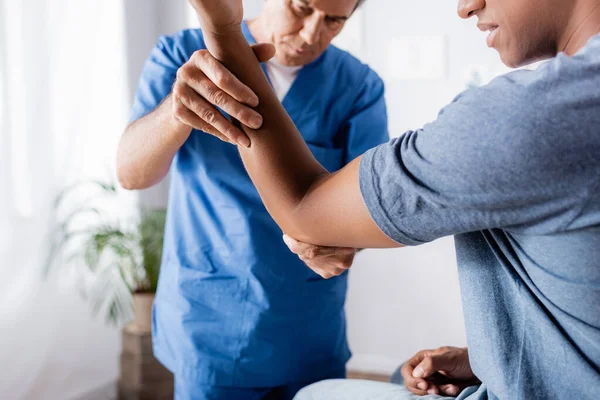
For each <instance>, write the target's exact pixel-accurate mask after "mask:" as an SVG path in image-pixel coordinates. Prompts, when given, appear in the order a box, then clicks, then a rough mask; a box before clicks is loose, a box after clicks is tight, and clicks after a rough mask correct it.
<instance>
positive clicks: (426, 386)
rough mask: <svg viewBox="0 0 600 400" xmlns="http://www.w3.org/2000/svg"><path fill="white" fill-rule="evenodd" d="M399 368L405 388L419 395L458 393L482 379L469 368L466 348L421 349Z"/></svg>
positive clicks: (453, 394) (452, 394) (455, 394)
mask: <svg viewBox="0 0 600 400" xmlns="http://www.w3.org/2000/svg"><path fill="white" fill-rule="evenodd" d="M400 372H401V373H402V377H403V378H404V385H405V386H406V388H407V389H408V390H410V391H411V392H413V393H414V394H417V395H419V396H424V395H426V394H441V395H446V396H457V395H458V394H459V393H460V392H462V391H463V389H465V388H466V387H468V386H472V385H476V384H479V383H481V382H480V381H479V379H478V378H477V376H475V374H474V373H473V371H472V370H471V365H470V363H469V350H468V349H467V348H458V347H440V348H439V349H435V350H422V351H420V352H418V353H417V354H415V355H414V356H413V357H412V358H411V359H410V360H408V361H407V362H406V363H405V364H404V365H403V366H402V369H401V371H400Z"/></svg>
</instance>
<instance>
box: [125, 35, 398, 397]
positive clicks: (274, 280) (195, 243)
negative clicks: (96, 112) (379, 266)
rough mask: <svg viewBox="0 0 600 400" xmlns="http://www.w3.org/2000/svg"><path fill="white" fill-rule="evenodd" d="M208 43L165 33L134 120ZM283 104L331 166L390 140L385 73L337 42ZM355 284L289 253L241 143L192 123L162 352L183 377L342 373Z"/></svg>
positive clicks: (173, 232)
mask: <svg viewBox="0 0 600 400" xmlns="http://www.w3.org/2000/svg"><path fill="white" fill-rule="evenodd" d="M243 29H244V34H245V36H246V39H247V40H248V41H249V42H250V43H255V42H254V39H253V38H252V36H251V34H250V32H249V30H248V27H247V26H246V24H243ZM205 48H206V47H205V44H204V41H203V39H202V33H201V31H200V30H186V31H182V32H179V33H177V34H175V35H173V36H165V37H161V38H160V40H159V41H158V43H157V45H156V46H155V48H154V49H153V50H152V53H151V55H150V57H149V59H148V61H147V62H146V64H145V66H144V70H143V72H142V77H141V80H140V84H139V88H138V91H137V93H136V97H135V102H134V105H133V113H132V119H134V120H135V119H138V118H140V117H142V116H144V115H145V114H147V113H149V112H150V111H152V110H154V109H155V108H156V106H157V105H159V104H160V102H161V101H162V100H163V99H164V98H165V97H166V96H167V95H168V94H169V93H170V92H171V87H172V86H173V83H174V81H175V76H176V73H177V70H178V69H179V67H181V66H182V65H183V64H184V63H185V62H186V61H188V60H189V59H190V57H191V55H192V54H193V53H194V51H196V50H198V49H205ZM283 106H284V107H285V109H286V110H287V112H288V113H289V114H290V116H291V118H292V119H293V121H294V123H295V124H296V126H297V127H298V130H299V131H300V132H301V133H302V135H303V137H304V139H305V140H306V142H307V143H308V146H309V147H310V149H311V151H312V152H313V154H314V155H315V157H316V158H317V159H318V160H319V161H320V162H321V163H322V164H323V165H324V166H325V167H326V168H327V169H329V170H330V171H335V170H338V169H340V168H341V167H343V166H344V165H345V164H347V163H348V162H350V161H352V159H354V158H356V157H357V156H359V155H361V154H363V153H364V152H365V151H367V150H368V149H370V148H372V147H374V146H376V145H378V144H381V143H384V142H386V141H387V140H389V137H388V134H387V117H386V109H385V101H384V87H383V82H382V81H381V79H380V78H379V77H378V76H377V75H376V74H375V73H374V72H373V71H372V70H371V69H370V68H369V67H367V66H366V65H364V64H362V63H360V62H359V61H358V60H357V59H355V58H354V57H352V56H351V55H349V54H348V53H346V52H343V51H341V50H339V49H337V48H335V47H333V46H330V47H329V48H328V49H327V50H326V51H325V53H324V54H323V55H321V56H320V57H319V58H318V59H317V60H316V61H314V62H313V63H311V64H309V65H307V66H305V67H304V68H302V69H301V70H300V71H299V73H298V76H297V78H296V81H295V82H294V84H293V86H292V87H291V88H290V91H289V92H288V94H287V96H286V97H285V98H284V99H283ZM346 286H347V276H346V275H343V276H340V277H338V278H336V279H331V280H324V279H321V278H320V277H319V276H318V275H316V274H315V273H314V272H312V271H311V270H310V269H308V268H307V267H306V265H304V263H303V262H302V261H301V260H300V259H299V258H298V257H297V256H296V255H295V254H292V253H291V252H290V251H289V249H288V248H287V246H286V245H285V243H284V242H283V240H282V232H281V230H280V229H279V227H278V226H277V224H276V223H275V222H274V221H273V219H272V218H271V217H270V216H269V214H268V212H267V210H266V209H265V207H264V205H263V203H262V201H261V199H260V196H259V195H258V192H257V191H256V189H255V187H254V185H253V184H252V181H251V180H250V178H249V177H248V174H247V173H246V170H245V168H244V165H243V163H242V161H241V158H240V156H239V153H238V150H237V148H236V147H235V146H232V145H230V144H228V143H223V142H221V141H220V140H219V139H216V138H214V137H212V136H210V135H208V134H205V133H203V132H198V131H193V132H192V134H191V136H190V137H189V139H188V140H187V141H186V142H185V144H184V145H183V146H182V147H181V149H180V150H179V151H178V152H177V154H176V156H175V158H174V160H173V164H172V166H171V187H170V193H169V205H168V213H167V225H166V232H165V244H164V251H163V262H162V266H161V271H160V279H159V284H158V291H157V294H156V300H155V303H154V321H153V343H154V353H155V355H156V357H157V358H158V359H159V360H160V361H161V362H162V363H163V364H164V365H165V366H167V368H169V369H170V370H171V371H172V372H174V373H175V374H176V375H177V378H178V379H191V380H193V381H195V382H197V383H198V384H204V385H218V386H238V387H272V386H278V385H284V384H288V383H294V382H307V381H314V380H317V379H320V378H322V377H324V376H329V375H332V374H334V373H339V372H340V371H343V369H344V365H345V363H346V361H347V360H348V358H349V357H350V352H349V349H348V345H347V342H346V321H345V314H344V301H345V296H346Z"/></svg>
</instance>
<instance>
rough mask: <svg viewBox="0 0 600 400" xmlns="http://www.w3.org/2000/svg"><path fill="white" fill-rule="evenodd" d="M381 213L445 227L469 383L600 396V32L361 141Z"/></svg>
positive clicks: (364, 181)
mask: <svg viewBox="0 0 600 400" xmlns="http://www.w3.org/2000/svg"><path fill="white" fill-rule="evenodd" d="M360 185H361V191H362V194H363V197H364V200H365V202H366V204H367V207H368V209H369V211H370V213H371V216H372V217H373V219H374V221H375V222H376V223H377V225H378V226H379V227H380V228H381V229H382V230H383V232H385V233H386V234H387V235H388V236H389V237H390V238H392V239H393V240H395V241H397V242H399V243H402V244H405V245H418V244H421V243H425V242H429V241H431V240H434V239H436V238H440V237H442V236H446V235H455V242H456V251H457V257H458V272H459V277H460V284H461V291H462V298H463V308H464V313H465V320H466V330H467V338H468V344H469V355H470V358H471V366H472V368H473V371H474V372H475V374H476V375H477V376H478V377H479V378H480V379H481V381H482V382H483V386H482V388H480V390H479V391H478V392H477V394H476V395H473V396H472V397H469V398H473V397H478V396H481V397H483V398H485V397H486V396H487V397H489V398H501V399H600V36H596V37H594V38H592V39H591V40H590V41H589V43H588V44H587V46H586V47H585V48H584V49H582V50H581V51H580V52H579V53H578V54H576V55H575V56H573V57H572V58H569V57H567V56H566V55H565V54H561V55H559V56H558V57H556V58H555V59H553V60H550V61H548V62H547V63H546V64H545V65H543V66H541V67H540V68H539V69H538V70H536V71H515V72H513V73H511V74H508V75H506V76H503V77H500V78H497V79H495V80H494V81H492V82H491V83H490V84H489V85H487V86H484V87H482V88H479V89H473V90H470V91H467V92H465V93H463V94H462V95H460V96H458V97H457V98H456V99H455V100H454V102H453V103H452V104H450V105H449V106H447V107H446V108H445V109H444V110H442V112H441V113H440V115H439V117H438V119H437V120H436V121H435V122H433V123H431V124H428V125H426V126H425V127H424V128H423V129H420V130H416V131H409V132H406V133H405V134H404V135H403V136H402V137H400V138H398V139H394V140H392V141H391V142H389V143H388V144H385V145H382V146H379V147H377V148H376V149H373V150H371V151H369V152H368V153H367V154H366V155H365V156H364V158H363V159H362V161H361V166H360Z"/></svg>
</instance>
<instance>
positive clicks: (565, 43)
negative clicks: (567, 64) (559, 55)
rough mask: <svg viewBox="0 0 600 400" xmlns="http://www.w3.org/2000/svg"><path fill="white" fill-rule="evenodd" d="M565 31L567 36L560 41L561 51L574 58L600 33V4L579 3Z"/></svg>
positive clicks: (590, 0) (585, 0) (590, 2)
mask: <svg viewBox="0 0 600 400" xmlns="http://www.w3.org/2000/svg"><path fill="white" fill-rule="evenodd" d="M579 3H580V4H578V5H577V6H576V7H575V9H574V11H573V17H572V18H571V19H570V22H569V25H568V26H567V28H566V29H565V34H564V35H563V38H562V40H561V41H559V47H558V50H559V51H563V52H565V53H566V54H567V55H569V56H572V55H574V54H575V53H577V52H578V51H579V50H581V48H583V47H584V46H585V45H586V43H587V42H588V41H589V40H590V39H591V38H592V37H593V36H595V35H597V34H598V33H600V2H599V1H597V0H582V1H580V2H579Z"/></svg>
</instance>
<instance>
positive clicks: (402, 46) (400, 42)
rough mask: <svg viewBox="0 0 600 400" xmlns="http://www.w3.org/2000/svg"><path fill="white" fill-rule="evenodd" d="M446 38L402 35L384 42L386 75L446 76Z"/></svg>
mask: <svg viewBox="0 0 600 400" xmlns="http://www.w3.org/2000/svg"><path fill="white" fill-rule="evenodd" d="M447 48H448V45H447V40H446V37H445V36H443V35H438V36H405V37H399V38H394V39H390V40H389V42H388V44H387V49H386V55H387V63H386V64H387V77H388V78H390V79H397V80H409V79H411V80H412V79H428V80H434V79H445V78H446V77H447Z"/></svg>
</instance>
